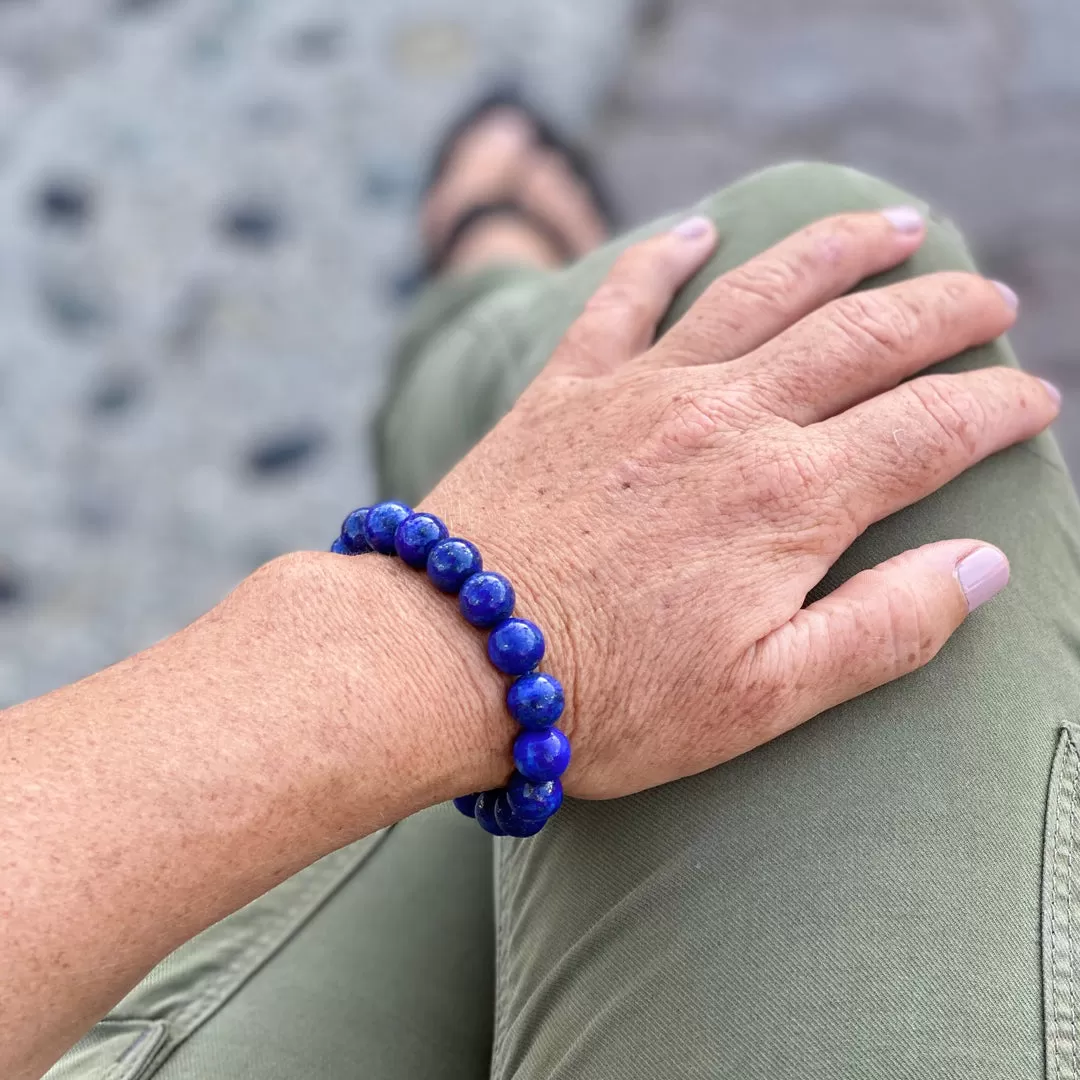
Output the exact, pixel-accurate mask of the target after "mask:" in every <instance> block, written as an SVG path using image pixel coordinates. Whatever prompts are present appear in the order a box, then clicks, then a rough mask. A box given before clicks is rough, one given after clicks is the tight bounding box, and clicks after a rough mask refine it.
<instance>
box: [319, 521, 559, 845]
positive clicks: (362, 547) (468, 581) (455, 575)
mask: <svg viewBox="0 0 1080 1080" xmlns="http://www.w3.org/2000/svg"><path fill="white" fill-rule="evenodd" d="M330 550H331V551H332V552H334V553H335V554H337V555H364V554H366V553H368V552H371V551H375V552H379V553H381V554H383V555H398V556H399V557H400V558H401V560H402V561H403V562H405V563H407V564H408V565H409V566H411V567H413V568H414V569H417V570H426V571H427V575H428V577H429V578H430V579H431V581H432V583H433V584H434V585H435V587H436V588H438V589H439V590H441V591H442V592H444V593H450V594H451V595H455V596H457V598H458V606H459V607H460V609H461V614H462V615H463V616H464V617H465V619H466V620H467V621H468V622H469V623H471V624H472V625H473V626H475V627H478V628H480V629H482V630H487V631H489V633H488V658H489V659H490V660H491V662H492V664H494V665H495V667H496V668H498V669H499V671H501V672H503V673H504V674H506V675H510V676H512V677H513V679H514V681H513V683H511V685H510V689H509V691H508V692H507V695H506V706H507V708H508V709H509V710H510V715H511V716H512V717H513V718H514V719H515V720H516V721H517V722H518V723H519V724H520V725H521V727H522V728H523V730H522V732H521V734H520V735H518V737H517V738H516V739H515V740H514V747H513V756H514V766H515V768H514V773H513V775H512V776H511V777H510V780H509V782H508V783H507V785H506V787H505V788H495V789H493V790H491V791H481V792H477V793H475V794H473V795H462V796H461V797H460V798H458V799H455V800H454V805H455V806H456V807H457V808H458V810H460V811H461V812H462V813H463V814H464V815H465V816H466V817H471V818H475V819H476V821H477V822H478V823H479V825H480V827H481V828H482V829H485V830H486V831H487V832H489V833H491V834H492V835H493V836H534V835H535V834H536V833H538V832H539V831H540V830H541V829H542V828H543V827H544V826H545V825H546V824H547V822H548V820H549V819H550V818H551V817H552V816H553V815H554V814H555V813H556V811H557V810H558V809H559V807H560V806H562V800H563V790H562V782H561V780H560V777H561V776H562V774H563V773H564V772H566V770H567V768H568V767H569V765H570V740H569V739H567V737H566V735H565V734H564V733H563V732H562V731H560V730H559V729H558V728H557V727H556V726H555V725H556V724H557V723H558V722H559V718H560V717H561V716H562V714H563V709H564V708H565V706H566V698H565V695H564V693H563V688H562V686H561V685H560V684H559V680H558V679H556V678H555V677H554V676H553V675H548V674H547V673H546V672H543V671H538V670H536V669H537V667H538V665H539V664H540V661H541V660H542V659H543V658H544V635H543V633H542V632H541V630H540V627H538V626H537V625H536V624H535V623H531V622H529V621H528V619H519V618H514V605H515V604H516V602H517V598H516V596H515V593H514V586H513V585H511V584H510V581H509V580H508V579H507V578H506V577H504V576H503V575H502V574H496V573H494V572H493V571H491V570H485V569H484V561H483V559H482V558H481V556H480V552H479V551H478V550H477V548H476V546H475V545H474V544H470V543H469V541H468V540H462V539H461V538H460V537H456V536H451V535H450V531H449V530H448V529H447V527H446V526H445V525H444V524H443V523H442V522H441V521H440V520H439V519H438V518H437V517H435V515H434V514H423V513H414V512H413V510H412V508H411V507H409V506H406V505H405V504H404V503H400V502H382V503H378V504H377V505H375V506H362V507H360V509H358V510H354V511H353V512H352V513H351V514H350V515H349V516H348V517H347V518H346V519H345V521H344V523H343V524H342V526H341V533H340V535H339V536H338V538H337V539H336V540H335V541H334V543H333V544H332V545H331V547H330Z"/></svg>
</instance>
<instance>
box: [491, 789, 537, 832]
mask: <svg viewBox="0 0 1080 1080" xmlns="http://www.w3.org/2000/svg"><path fill="white" fill-rule="evenodd" d="M495 820H496V821H497V822H498V823H499V828H500V829H502V831H503V832H504V833H506V835H507V836H535V835H536V834H537V833H538V832H539V831H540V830H541V829H542V828H543V827H544V826H545V825H546V824H547V818H535V819H532V820H530V819H528V818H523V817H519V816H518V815H517V814H515V813H514V808H513V807H512V806H511V805H510V801H509V799H507V797H506V792H505V791H504V792H503V793H502V794H501V795H500V796H499V797H498V798H497V799H496V800H495Z"/></svg>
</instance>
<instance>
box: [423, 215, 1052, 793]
mask: <svg viewBox="0 0 1080 1080" xmlns="http://www.w3.org/2000/svg"><path fill="white" fill-rule="evenodd" d="M909 217H911V215H910V214H909ZM897 221H898V224H897V225H894V224H893V221H892V219H890V217H889V216H887V215H885V214H877V213H865V214H848V215H842V216H839V217H835V218H831V219H828V220H825V221H821V222H819V223H817V224H815V225H813V226H811V227H810V228H808V229H806V230H804V231H803V232H800V233H798V234H796V235H794V236H792V237H790V238H788V239H787V240H785V241H784V242H782V243H781V244H779V245H778V246H777V247H775V248H774V249H772V250H771V251H768V252H766V253H765V254H763V255H761V256H760V257H758V258H756V259H754V260H752V261H751V262H749V263H747V264H746V265H744V266H742V267H740V268H739V269H737V270H735V271H733V272H731V273H729V274H727V275H725V276H723V277H722V278H720V279H718V280H717V281H716V282H715V283H713V284H712V286H711V287H710V288H709V289H708V290H707V291H706V293H705V294H704V295H703V296H702V297H701V299H700V300H699V301H698V302H697V303H696V304H695V305H694V306H693V308H692V309H691V310H690V312H689V313H688V314H687V315H686V316H685V317H684V318H683V319H682V320H681V321H680V322H679V323H678V324H677V325H676V326H675V327H674V328H673V329H671V331H670V332H668V333H667V334H666V335H665V336H664V337H663V338H662V339H661V340H660V341H659V342H657V343H656V344H653V343H652V342H653V338H654V336H655V331H656V326H657V324H658V322H659V320H660V319H661V318H662V317H663V315H664V313H665V312H666V310H667V309H668V306H669V305H670V303H671V300H672V298H673V295H674V293H675V291H676V290H677V289H678V288H679V287H680V286H681V285H682V284H683V283H684V282H685V280H686V279H687V278H688V277H689V276H690V274H691V273H693V272H694V271H695V270H696V269H698V268H699V267H700V266H701V264H702V263H703V262H704V261H705V259H706V258H707V257H708V255H709V253H710V252H711V250H712V248H713V246H714V243H715V236H714V234H713V231H712V228H711V226H708V227H706V226H705V225H704V223H700V224H698V225H697V226H696V228H697V229H698V234H697V235H696V236H695V235H693V234H694V229H695V226H694V225H693V224H690V226H689V227H688V228H685V229H684V230H683V231H682V233H680V232H679V231H675V232H671V233H667V234H665V235H661V236H657V237H655V238H653V239H651V240H648V241H646V242H644V243H642V244H639V245H637V246H636V247H634V248H631V249H630V250H628V251H627V252H626V253H625V254H624V255H623V256H622V257H621V258H620V259H619V261H618V263H617V264H616V266H615V267H614V269H613V270H612V272H611V274H610V276H609V277H608V279H607V281H606V282H605V284H603V285H602V286H601V288H600V289H599V291H598V292H597V293H596V295H595V296H594V297H593V298H592V300H591V301H590V303H589V304H588V306H587V308H586V310H585V312H584V313H583V314H582V316H581V317H580V318H579V319H578V321H577V322H576V323H575V324H574V326H573V327H572V328H571V330H570V332H569V333H568V334H567V336H566V338H565V340H564V341H563V343H562V345H561V346H560V348H559V349H558V351H557V353H556V354H555V356H554V357H553V359H552V360H551V362H550V364H549V366H548V367H547V369H546V370H545V371H544V372H543V373H542V374H541V376H540V377H539V378H538V379H537V380H536V381H535V382H534V384H533V385H532V386H531V387H530V388H529V389H528V391H527V392H526V393H525V394H524V395H523V396H522V398H521V400H520V401H519V402H518V403H517V405H515V407H514V408H513V410H512V411H511V412H510V413H509V415H507V416H506V418H505V419H504V420H503V421H502V422H501V423H500V424H499V425H498V427H496V428H495V430H494V431H492V432H491V434H490V435H489V436H488V437H487V438H486V439H485V440H484V441H483V442H482V443H481V444H480V445H479V446H477V447H476V448H475V450H474V451H473V452H472V453H471V454H470V455H469V456H468V457H467V458H466V459H465V460H464V461H463V462H462V463H461V464H460V465H458V467H457V468H455V469H454V470H453V472H451V473H450V474H449V476H447V477H446V479H445V480H444V481H443V483H442V484H441V485H440V486H439V487H438V488H437V489H436V491H435V492H434V493H433V494H432V496H431V497H430V499H429V500H427V502H426V504H425V506H426V507H428V508H430V509H432V510H433V511H434V512H436V513H440V514H442V515H443V516H444V517H445V518H446V519H447V520H448V521H449V522H451V523H452V528H453V529H454V531H455V532H457V533H458V534H459V535H463V536H468V537H470V538H472V539H474V540H476V541H477V543H478V544H479V545H480V547H481V549H482V550H483V551H484V553H485V564H486V565H488V566H489V567H490V568H492V569H499V570H502V571H503V572H505V573H507V574H508V575H509V576H510V577H511V579H512V580H513V581H514V582H515V584H516V585H517V587H518V593H519V597H520V602H519V605H518V610H519V612H521V613H523V614H524V615H526V616H527V617H532V618H535V619H536V621H537V622H539V624H540V625H541V626H542V627H543V628H544V629H545V631H546V633H547V637H548V642H549V652H548V659H547V660H546V661H545V663H544V667H545V669H546V670H550V671H552V672H553V673H554V674H556V675H557V676H558V677H560V678H561V679H562V680H563V681H564V682H565V684H566V686H567V689H568V708H567V713H566V716H565V718H564V721H563V724H564V727H565V728H566V730H567V731H568V733H569V734H570V736H571V739H572V741H573V748H574V761H573V764H572V765H571V768H570V771H569V772H568V773H567V775H566V777H565V786H566V790H567V792H568V793H569V794H571V795H575V796H578V797H584V798H607V797H613V796H618V795H624V794H628V793H631V792H634V791H637V790H640V789H642V788H646V787H650V786H652V785H655V784H660V783H663V782H666V781H669V780H673V779H676V778H679V777H682V776H686V775H689V774H691V773H695V772H699V771H701V770H704V769H707V768H710V767H711V766H714V765H716V764H718V763H720V762H723V761H725V760H727V759H729V758H732V757H735V756H737V755H739V754H742V753H744V752H746V751H747V750H750V749H752V748H753V747H755V746H758V745H759V744H761V743H764V742H766V741H768V740H770V739H772V738H775V737H776V736H778V735H780V734H781V733H783V732H785V731H787V730H789V729H790V728H792V727H794V726H795V725H797V724H800V723H802V722H803V721H805V720H808V719H809V718H810V717H812V716H814V715H816V714H817V713H819V712H821V711H823V710H825V709H827V708H829V707H830V706H833V705H836V704H838V703H840V702H842V701H845V700H847V699H849V698H852V697H855V696H857V695H859V694H862V693H864V692H865V691H867V690H870V689H872V688H873V687H876V686H879V685H881V684H882V683H886V682H889V681H891V680H893V679H896V678H899V677H900V676H902V675H904V674H906V673H907V672H910V671H912V670H914V669H915V668H918V667H920V666H921V665H923V664H925V663H927V662H928V661H929V660H930V659H931V658H932V657H933V656H934V655H935V653H936V652H937V651H938V650H939V649H940V648H941V646H942V644H943V643H944V642H945V641H946V639H947V638H948V637H949V635H950V634H952V632H953V631H954V630H955V629H956V628H957V626H958V625H959V624H960V623H961V622H962V621H963V619H964V618H965V616H966V615H967V614H968V611H969V610H970V608H971V607H973V606H975V605H976V604H978V603H979V602H981V601H982V600H983V599H986V598H988V596H989V595H992V593H993V592H994V591H996V590H997V588H1000V587H1001V586H1002V585H1003V584H1004V583H1005V581H1006V580H1007V576H1008V564H1007V562H1006V561H1005V559H1004V556H1003V555H1002V554H1001V553H1000V552H998V551H997V550H996V549H994V548H990V547H988V546H987V545H983V544H980V543H979V542H978V541H976V540H948V541H943V542H941V543H937V544H931V545H928V546H926V547H923V548H920V549H918V550H914V551H909V552H906V553H904V554H903V555H900V556H898V557H897V558H894V559H890V560H889V561H888V562H886V563H883V564H882V565H880V566H878V567H876V568H875V569H872V570H869V571H867V572H865V573H862V574H859V575H858V576H856V577H854V578H852V579H851V580H849V581H848V582H847V583H846V584H844V585H843V586H842V587H841V588H839V589H837V590H836V591H835V592H833V593H832V594H831V595H829V596H827V597H825V598H824V599H822V600H819V601H818V602H816V603H814V604H812V605H810V606H809V607H806V608H804V607H803V604H804V600H805V598H806V595H807V593H808V592H809V591H810V590H811V589H812V588H813V587H814V585H816V584H817V583H818V582H819V581H820V580H821V579H822V577H823V576H824V574H825V573H826V571H827V570H828V569H829V567H830V566H831V565H832V564H833V563H834V562H835V561H836V559H837V558H838V557H839V556H840V555H841V553H842V552H843V551H844V550H845V549H846V548H847V547H848V546H849V545H850V544H851V543H852V542H853V541H854V540H855V538H856V537H857V536H858V535H859V534H860V533H861V532H862V531H863V530H864V529H866V528H867V527H869V526H870V525H872V524H873V523H874V522H876V521H879V520H880V519H882V518H884V517H886V516H887V515H889V514H891V513H893V512H894V511H896V510H899V509H900V508H902V507H904V506H907V505H909V504H911V503H914V502H916V501H917V500H919V499H921V498H923V497H924V496H926V495H928V494H930V493H931V492H933V491H935V490H936V489H937V488H939V487H941V486H942V485H943V484H945V483H946V482H948V481H949V480H950V479H952V478H953V477H955V476H956V475H957V474H958V473H960V472H962V471H963V470H965V469H967V468H968V467H969V466H971V465H972V464H974V463H975V462H977V461H979V460H980V459H982V458H984V457H986V456H987V455H989V454H992V453H994V452H995V451H997V450H1000V449H1002V448H1003V447H1006V446H1008V445H1010V444H1012V443H1015V442H1018V441H1020V440H1022V439H1027V438H1029V437H1031V436H1033V435H1035V434H1036V433H1037V432H1039V431H1041V430H1042V429H1043V428H1044V427H1046V426H1047V425H1048V424H1049V423H1050V422H1051V421H1052V420H1053V419H1054V417H1055V416H1056V414H1057V396H1056V393H1055V392H1054V391H1053V390H1052V388H1050V387H1048V386H1047V384H1044V383H1042V382H1041V381H1040V380H1038V379H1036V378H1034V377H1033V376H1030V375H1027V374H1025V373H1023V372H1021V371H1017V370H1013V369H1010V368H1004V367H995V368H991V369H986V370H981V371H971V372H967V373H963V374H932V375H925V376H921V377H919V378H914V379H911V380H910V381H907V382H903V383H901V380H905V379H908V378H909V376H913V375H914V374H916V373H917V372H918V371H920V370H921V369H923V368H925V367H928V366H929V365H932V364H934V363H936V362H938V361H940V360H943V359H946V358H947V357H950V356H953V355H955V354H956V353H959V352H961V351H962V350H964V349H966V348H968V347H970V346H973V345H977V344H981V343H984V342H988V341H990V340H992V339H993V338H995V337H997V336H998V335H1000V334H1002V333H1003V332H1004V331H1005V330H1007V329H1008V328H1009V326H1010V325H1011V324H1012V323H1013V321H1014V318H1015V311H1014V308H1015V301H1014V300H1013V301H1012V302H1010V294H1009V293H1008V291H1007V290H1002V289H1001V288H1000V287H997V286H995V284H994V283H992V282H990V281H987V280H985V279H984V278H982V277H979V276H977V275H973V274H964V273H941V274H933V275H929V276H926V277H921V278H916V279H912V280H908V281H904V282H902V283H900V284H896V285H892V286H889V287H887V288H881V289H875V290H872V291H863V292H858V293H853V294H850V295H843V294H845V293H847V291H848V290H849V289H851V288H853V287H854V286H855V285H856V284H857V283H858V282H860V281H861V280H863V279H864V278H866V277H868V276H870V275H872V274H875V273H878V272H881V271H883V270H885V269H887V268H889V267H891V266H894V265H896V264H898V263H900V262H902V261H903V260H904V259H906V258H907V257H908V256H909V255H910V254H911V253H912V252H913V251H914V250H915V249H916V248H917V247H918V246H919V244H920V243H921V242H922V239H923V236H924V231H923V228H922V226H921V225H915V224H914V223H913V222H910V221H909V222H908V225H907V227H906V228H905V227H904V221H903V218H902V216H901V217H900V218H898V219H897ZM837 297H839V299H837ZM488 779H489V780H491V786H494V784H495V783H498V782H501V781H502V780H505V777H500V778H494V777H490V778H488Z"/></svg>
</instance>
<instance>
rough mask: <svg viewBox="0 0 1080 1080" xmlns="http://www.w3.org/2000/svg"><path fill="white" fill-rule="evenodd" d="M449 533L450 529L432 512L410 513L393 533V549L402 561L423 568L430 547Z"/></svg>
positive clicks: (414, 567)
mask: <svg viewBox="0 0 1080 1080" xmlns="http://www.w3.org/2000/svg"><path fill="white" fill-rule="evenodd" d="M449 535H450V530H449V529H447V527H446V526H445V525H444V524H443V523H442V522H441V521H440V520H439V519H438V518H437V517H436V516H435V515H434V514H410V515H409V516H408V517H407V518H406V519H405V520H404V521H403V522H402V523H401V524H400V525H399V526H398V527H397V532H396V533H394V550H395V551H397V553H398V555H399V556H401V561H402V562H404V563H408V564H409V566H411V567H412V568H413V569H414V570H423V569H424V568H425V567H426V566H427V561H428V555H429V554H430V553H431V549H432V548H433V547H434V546H435V545H436V544H437V543H438V542H439V541H440V540H445V539H446V538H447V537H448V536H449Z"/></svg>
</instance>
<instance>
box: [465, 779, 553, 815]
mask: <svg viewBox="0 0 1080 1080" xmlns="http://www.w3.org/2000/svg"><path fill="white" fill-rule="evenodd" d="M506 798H507V800H508V801H509V803H510V806H511V808H512V809H513V811H514V813H515V814H517V816H518V817H522V818H526V819H527V820H529V821H536V820H538V819H540V820H543V821H547V819H548V818H549V817H551V815H552V814H554V813H555V812H556V811H557V810H558V809H559V807H560V806H562V801H563V789H562V784H561V783H560V781H558V780H548V781H547V782H546V783H543V784H538V783H537V782H536V781H535V780H529V779H528V778H527V777H524V776H522V775H521V773H517V772H516V773H514V775H513V776H511V777H510V783H509V784H507V785H506ZM477 820H479V814H478V815H477Z"/></svg>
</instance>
